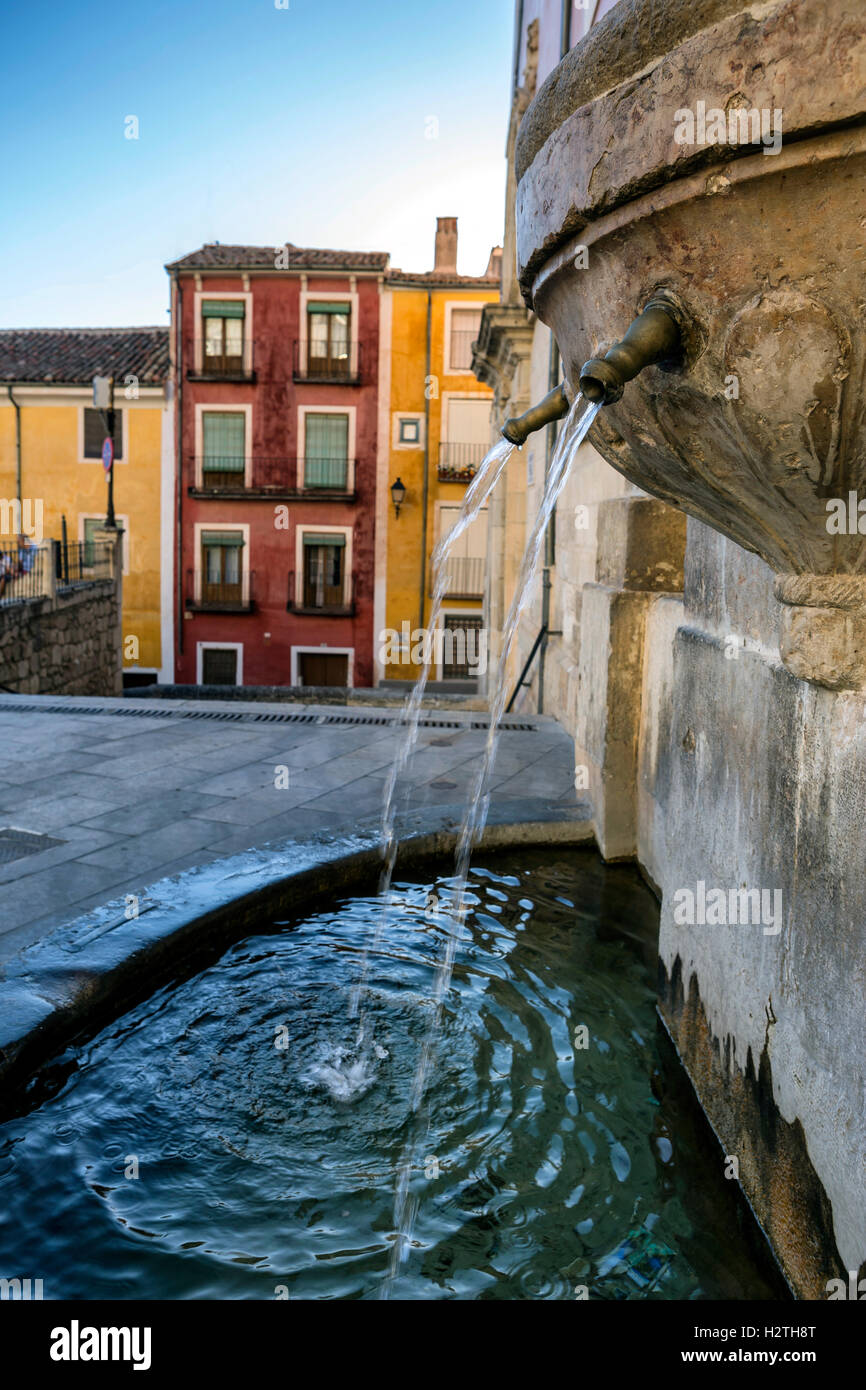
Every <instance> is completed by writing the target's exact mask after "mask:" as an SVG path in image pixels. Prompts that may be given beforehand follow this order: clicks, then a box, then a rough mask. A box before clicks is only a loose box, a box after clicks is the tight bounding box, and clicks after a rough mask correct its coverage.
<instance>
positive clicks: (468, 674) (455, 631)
mask: <svg viewBox="0 0 866 1390" xmlns="http://www.w3.org/2000/svg"><path fill="white" fill-rule="evenodd" d="M482 621H483V620H482V619H481V618H480V617H479V618H472V617H470V616H469V615H468V614H463V613H460V614H455V615H454V616H453V617H449V616H448V614H447V613H446V614H445V615H444V623H443V626H444V630H445V640H444V644H443V645H444V651H443V654H442V679H443V680H444V681H447V680H452V681H453V680H470V679H472V678H474V677H476V676H477V675H478V664H479V661H478V658H479V653H480V650H481V624H482ZM449 634H450V636H449Z"/></svg>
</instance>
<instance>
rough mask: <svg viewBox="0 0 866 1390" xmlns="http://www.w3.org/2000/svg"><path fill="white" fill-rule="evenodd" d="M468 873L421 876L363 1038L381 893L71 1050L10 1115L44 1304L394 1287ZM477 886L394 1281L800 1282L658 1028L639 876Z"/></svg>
mask: <svg viewBox="0 0 866 1390" xmlns="http://www.w3.org/2000/svg"><path fill="white" fill-rule="evenodd" d="M450 867H451V866H450V865H447V864H446V865H445V868H444V873H443V872H441V871H440V873H439V875H438V877H436V876H434V877H432V878H431V877H427V878H424V879H422V880H418V879H415V880H405V879H400V880H399V881H397V882H395V885H394V898H395V901H394V903H393V910H392V914H391V918H390V921H389V925H388V928H387V930H386V931H385V933H384V934H383V936H382V938H381V944H380V949H379V950H378V951H377V952H376V954H375V956H374V958H373V961H372V969H371V971H370V974H369V977H368V988H367V991H366V995H367V1012H366V1019H367V1024H368V1029H369V1034H368V1037H367V1039H366V1042H365V1044H364V1046H363V1047H361V1048H359V1046H358V1044H357V1040H356V1028H357V1025H356V1024H353V1023H352V1021H351V1020H350V1018H349V1017H348V1012H347V1007H346V1006H347V1002H348V998H349V993H350V988H351V985H352V984H353V982H354V979H355V977H356V975H357V971H358V968H359V966H360V962H361V954H362V951H363V948H364V946H365V944H366V942H367V941H368V939H369V936H370V934H371V933H372V931H373V929H374V926H375V924H376V923H377V921H378V917H379V911H380V904H379V901H378V900H377V899H376V898H375V897H370V898H364V897H361V898H358V897H354V898H350V899H343V900H339V899H338V900H337V901H333V900H332V901H331V902H330V903H328V904H327V905H326V904H324V903H322V902H319V903H317V905H316V909H315V911H314V913H313V914H312V915H310V913H309V908H300V909H299V910H298V911H296V912H293V913H290V914H289V916H288V917H287V918H285V919H283V920H281V921H279V922H274V921H272V920H269V919H268V917H267V916H263V917H260V919H259V921H258V923H257V924H256V929H255V930H254V931H253V933H252V934H250V935H246V936H245V937H244V938H243V939H242V940H240V941H238V942H236V943H235V944H234V945H232V946H230V947H229V949H228V950H226V951H225V952H223V953H221V954H218V957H217V959H215V960H213V961H212V963H211V964H210V965H209V966H208V967H207V968H206V969H204V970H203V971H201V972H200V973H197V974H193V975H192V976H190V977H188V978H185V979H183V978H181V979H174V980H170V981H168V982H167V983H166V984H165V985H164V987H163V988H162V989H161V990H159V991H157V992H156V993H155V994H153V995H152V996H151V997H149V998H147V999H146V1000H145V1001H144V1002H143V1003H141V1004H140V1005H139V1006H138V1007H136V1008H135V1009H133V1010H131V1011H130V1012H127V1013H126V1014H125V1015H124V1016H123V1017H121V1018H120V1019H117V1020H115V1021H114V1022H113V1023H111V1024H110V1025H108V1026H106V1027H105V1028H104V1030H103V1031H102V1032H101V1033H100V1034H99V1035H98V1036H97V1037H96V1038H94V1039H92V1040H88V1041H86V1042H83V1043H80V1044H79V1045H78V1046H77V1047H76V1048H75V1049H74V1051H71V1052H70V1053H68V1054H67V1055H66V1057H65V1058H64V1059H63V1060H62V1063H61V1064H60V1065H58V1067H56V1068H55V1069H54V1072H53V1077H52V1084H51V1086H50V1088H49V1089H48V1091H47V1092H44V1093H43V1094H42V1095H34V1094H31V1096H30V1097H29V1106H30V1108H29V1111H27V1112H26V1113H19V1114H17V1115H14V1116H12V1117H8V1118H7V1119H6V1121H5V1122H4V1123H3V1124H0V1190H5V1191H6V1192H7V1193H8V1192H10V1190H11V1189H12V1188H13V1187H14V1186H15V1185H16V1184H18V1185H20V1187H21V1188H22V1189H24V1190H26V1192H27V1198H28V1200H27V1202H26V1203H24V1202H19V1203H17V1204H16V1203H13V1202H10V1201H7V1202H6V1203H5V1204H4V1205H5V1207H6V1213H5V1216H4V1221H3V1223H2V1225H0V1259H5V1262H6V1264H9V1263H10V1261H11V1262H13V1263H14V1262H15V1261H16V1260H17V1261H18V1262H20V1261H22V1260H24V1261H25V1262H26V1263H27V1267H28V1268H30V1267H32V1268H34V1269H35V1268H39V1269H42V1268H45V1269H46V1271H48V1270H50V1277H46V1279H45V1285H46V1287H45V1294H44V1296H45V1297H47V1298H52V1297H61V1298H127V1297H128V1298H136V1299H140V1298H166V1297H168V1298H196V1299H201V1298H265V1299H272V1298H275V1297H276V1298H293V1299H294V1298H359V1297H361V1298H363V1297H375V1296H376V1294H377V1292H378V1289H379V1286H380V1284H381V1281H382V1275H383V1272H384V1270H385V1268H386V1266H387V1262H388V1256H389V1250H390V1242H391V1241H392V1239H393V1235H394V1233H393V1229H392V1227H393V1218H392V1206H393V1182H394V1169H395V1166H396V1164H397V1161H398V1159H399V1156H400V1154H401V1150H402V1147H403V1143H404V1140H405V1132H406V1130H407V1126H408V1125H409V1123H410V1112H409V1092H410V1089H411V1082H412V1076H413V1073H414V1069H415V1063H416V1058H417V1052H418V1049H419V1047H420V1046H421V1042H422V1039H423V1037H424V1035H425V1032H426V1028H427V1022H428V1015H429V1012H430V1010H431V1008H432V1003H431V999H430V989H429V986H430V982H431V979H432V976H433V973H434V970H435V964H436V958H437V956H438V954H439V953H440V951H441V949H442V942H443V937H444V935H445V934H446V933H447V931H448V930H449V923H448V904H449V900H450V899H449V895H450V894H451V892H452V891H453V879H452V878H451V877H450V874H449V870H450ZM434 875H435V870H434ZM470 891H471V904H472V907H471V911H470V914H469V917H468V919H467V930H466V932H465V934H464V937H463V940H462V941H461V945H460V948H459V951H458V958H457V964H456V970H455V975H454V980H453V987H452V989H451V991H450V992H449V996H448V999H447V1001H446V1006H445V1009H444V1011H443V1036H442V1038H441V1040H440V1045H439V1049H438V1052H437V1065H436V1067H435V1069H434V1073H433V1079H432V1084H431V1088H430V1094H429V1096H428V1106H429V1113H430V1130H429V1143H428V1146H427V1147H426V1148H425V1150H424V1154H423V1157H422V1159H421V1161H420V1162H419V1164H418V1165H417V1169H416V1170H415V1171H413V1174H412V1178H411V1182H412V1189H413V1192H415V1193H416V1195H417V1196H418V1198H419V1203H420V1206H419V1214H418V1219H417V1222H416V1227H415V1238H414V1243H413V1248H412V1251H411V1253H410V1259H409V1262H408V1265H407V1266H406V1268H405V1270H404V1272H402V1273H401V1275H400V1277H399V1282H398V1285H397V1288H396V1290H395V1294H396V1295H398V1296H403V1297H418V1298H437V1297H444V1298H449V1297H450V1298H464V1299H465V1298H485V1299H486V1298H510V1299H513V1298H554V1299H557V1298H558V1299H573V1298H574V1297H575V1296H589V1297H604V1298H617V1299H628V1298H659V1299H664V1298H678V1299H682V1298H702V1297H704V1298H706V1297H724V1298H759V1299H774V1298H784V1297H785V1296H786V1291H785V1288H784V1285H783V1284H782V1283H781V1281H780V1280H779V1278H778V1275H777V1274H776V1273H775V1272H774V1271H773V1269H772V1268H771V1267H770V1266H768V1264H767V1261H766V1258H765V1256H764V1255H762V1253H761V1250H760V1249H759V1248H758V1247H756V1246H754V1245H753V1244H752V1243H751V1237H750V1235H749V1232H748V1223H747V1222H744V1213H743V1210H742V1207H740V1206H738V1204H737V1202H736V1201H735V1197H734V1189H733V1187H732V1185H731V1184H727V1183H725V1181H724V1179H723V1176H722V1165H721V1161H720V1155H719V1154H718V1152H714V1149H713V1141H712V1140H711V1138H710V1136H709V1132H708V1131H706V1130H705V1129H703V1128H702V1125H701V1123H700V1117H699V1116H697V1115H696V1114H695V1110H696V1107H694V1106H693V1102H692V1101H690V1099H689V1096H688V1095H687V1094H685V1093H684V1091H683V1079H682V1076H681V1073H680V1072H679V1068H678V1064H677V1063H676V1060H675V1058H674V1057H673V1056H672V1054H671V1053H670V1052H669V1051H668V1050H666V1044H665V1039H664V1036H663V1035H662V1034H657V1031H656V1019H655V1011H654V1002H655V1001H654V993H655V992H654V980H655V954H656V952H655V935H656V926H657V908H656V904H655V901H654V899H653V897H652V895H651V894H650V892H649V890H648V889H647V888H646V886H645V885H644V884H643V883H642V882H641V880H640V878H639V876H638V874H637V873H636V871H635V870H633V869H628V868H623V867H619V868H613V869H612V868H608V867H606V866H605V865H603V864H602V863H601V861H600V860H599V859H598V857H597V856H596V855H595V854H593V853H592V852H591V851H590V850H588V849H587V850H585V851H584V852H582V853H580V852H577V853H576V852H575V851H574V850H569V851H568V853H567V854H564V853H563V851H558V852H550V851H545V852H538V851H532V850H528V851H527V850H525V849H524V850H519V851H516V852H509V853H508V855H507V857H503V856H501V855H499V856H494V857H491V858H488V859H486V860H482V862H480V863H476V865H475V866H474V868H473V871H472V875H471V878H470ZM434 894H435V898H436V902H435V904H434V905H431V899H432V898H433V895H434ZM581 1030H583V1032H584V1033H585V1037H584V1036H582V1035H581ZM46 1158H49V1160H50V1161H48V1162H46ZM752 1234H754V1232H753V1233H752ZM579 1288H583V1289H584V1293H583V1295H580V1294H578V1293H577V1290H578V1289H579Z"/></svg>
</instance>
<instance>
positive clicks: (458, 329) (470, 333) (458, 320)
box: [448, 309, 481, 372]
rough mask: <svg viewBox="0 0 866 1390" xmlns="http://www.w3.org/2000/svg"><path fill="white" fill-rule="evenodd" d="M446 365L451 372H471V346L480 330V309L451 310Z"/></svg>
mask: <svg viewBox="0 0 866 1390" xmlns="http://www.w3.org/2000/svg"><path fill="white" fill-rule="evenodd" d="M450 326H451V333H450V340H449V344H448V365H449V367H450V369H451V371H452V372H470V371H471V370H472V344H473V343H474V342H475V340H476V339H477V337H478V333H479V330H480V328H481V310H480V309H452V310H451V325H450Z"/></svg>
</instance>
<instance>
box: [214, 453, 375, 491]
mask: <svg viewBox="0 0 866 1390" xmlns="http://www.w3.org/2000/svg"><path fill="white" fill-rule="evenodd" d="M238 462H241V463H243V465H244V466H243V468H242V469H239V468H237V467H236V465H237V463H238ZM221 463H222V464H224V465H228V466H224V467H219V466H217V465H219V464H221ZM355 463H356V460H355V459H332V458H327V459H320V458H307V459H303V458H295V457H294V456H289V455H270V456H269V455H265V456H260V455H254V456H253V457H252V458H249V459H238V457H237V456H236V455H225V456H223V457H220V456H214V455H212V454H209V455H207V456H206V457H202V456H200V455H199V456H196V458H195V459H194V460H193V469H194V471H193V478H194V480H195V481H194V487H195V489H196V491H199V492H212V493H220V494H221V493H226V492H233V493H239V492H246V493H250V494H252V493H260V492H274V493H287V492H296V493H308V492H309V493H319V492H338V493H346V492H348V490H349V480H350V478H351V477H352V476H353V473H354V467H355ZM302 479H303V487H301V480H302Z"/></svg>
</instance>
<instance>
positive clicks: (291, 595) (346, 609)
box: [286, 570, 355, 618]
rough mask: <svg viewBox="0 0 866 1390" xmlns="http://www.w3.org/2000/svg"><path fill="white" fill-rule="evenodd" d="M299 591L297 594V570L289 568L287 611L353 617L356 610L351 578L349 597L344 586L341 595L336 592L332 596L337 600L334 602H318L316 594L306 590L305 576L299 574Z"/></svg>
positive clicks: (326, 616)
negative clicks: (344, 590) (315, 597)
mask: <svg viewBox="0 0 866 1390" xmlns="http://www.w3.org/2000/svg"><path fill="white" fill-rule="evenodd" d="M297 587H298V592H297V595H296V594H295V571H294V570H289V580H288V589H287V598H286V611H287V612H289V613H308V614H317V615H319V616H321V617H325V618H351V617H352V616H353V615H354V612H355V604H354V602H353V601H352V590H351V579H350V581H349V597H348V599H347V598H346V596H345V593H344V592H343V590H342V588H341V589H340V591H339V596H338V595H337V594H336V593H335V594H333V595H330V597H333V598H335V599H336V600H337V601H336V602H332V603H316V602H315V600H314V596H313V595H312V594H310V593H308V592H305V586H304V576H303V575H302V574H299V575H298V576H297Z"/></svg>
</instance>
